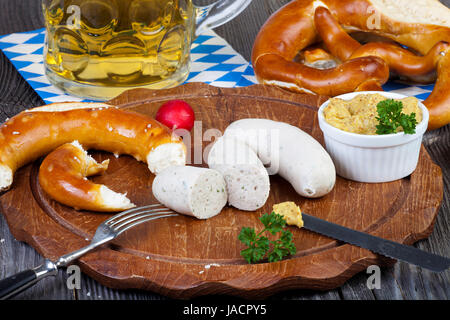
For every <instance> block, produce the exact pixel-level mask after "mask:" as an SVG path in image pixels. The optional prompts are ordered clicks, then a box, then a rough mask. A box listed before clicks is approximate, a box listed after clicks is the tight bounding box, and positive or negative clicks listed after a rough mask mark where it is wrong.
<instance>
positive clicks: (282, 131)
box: [224, 119, 336, 198]
mask: <svg viewBox="0 0 450 320" xmlns="http://www.w3.org/2000/svg"><path fill="white" fill-rule="evenodd" d="M224 137H227V138H234V139H237V140H239V141H241V142H242V143H244V144H246V145H248V146H249V147H250V148H251V149H252V150H253V151H254V152H256V153H257V155H258V157H259V158H260V159H261V160H262V162H263V163H264V164H265V165H266V167H268V171H269V173H270V174H279V175H280V176H282V177H283V178H284V179H286V180H287V181H289V182H290V183H291V184H292V186H293V187H294V189H295V191H296V192H297V193H298V194H300V195H302V196H304V197H308V198H318V197H322V196H324V195H326V194H327V193H329V192H330V191H331V190H332V189H333V187H334V184H335V182H336V170H335V167H334V164H333V161H332V160H331V157H330V156H329V154H328V153H327V152H326V151H325V149H324V148H323V147H322V145H321V144H320V143H319V142H317V141H316V140H315V139H314V138H313V137H311V136H310V135H308V134H307V133H306V132H304V131H302V130H300V129H299V128H297V127H294V126H291V125H289V124H287V123H284V122H277V121H272V120H267V119H242V120H238V121H235V122H233V123H232V124H231V125H230V126H228V128H227V129H226V130H225V133H224Z"/></svg>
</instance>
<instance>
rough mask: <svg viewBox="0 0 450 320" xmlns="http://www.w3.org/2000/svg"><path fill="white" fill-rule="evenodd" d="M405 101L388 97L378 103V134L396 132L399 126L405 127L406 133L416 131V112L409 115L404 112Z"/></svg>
mask: <svg viewBox="0 0 450 320" xmlns="http://www.w3.org/2000/svg"><path fill="white" fill-rule="evenodd" d="M402 109H403V103H402V102H401V101H395V100H393V99H388V100H384V101H381V102H379V103H378V104H377V112H378V117H376V119H377V120H378V122H379V124H378V125H377V126H376V128H377V131H376V133H377V134H390V133H396V132H397V129H398V128H399V127H401V128H403V132H404V133H405V134H414V133H416V125H417V120H416V114H415V113H414V112H413V113H411V114H409V115H407V114H404V113H402Z"/></svg>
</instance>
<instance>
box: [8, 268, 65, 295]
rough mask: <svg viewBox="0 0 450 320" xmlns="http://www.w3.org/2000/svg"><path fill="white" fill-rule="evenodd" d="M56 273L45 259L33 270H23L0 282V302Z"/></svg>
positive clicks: (56, 270)
mask: <svg viewBox="0 0 450 320" xmlns="http://www.w3.org/2000/svg"><path fill="white" fill-rule="evenodd" d="M57 272H58V269H57V267H56V265H55V264H54V263H53V262H51V261H50V260H48V259H47V260H45V262H44V263H43V264H42V265H40V266H38V267H36V268H34V269H29V270H25V271H22V272H19V273H17V274H15V275H13V276H10V277H8V278H6V279H3V280H0V300H6V299H9V298H11V297H13V296H15V295H16V294H18V293H20V292H22V291H24V290H25V289H27V288H29V287H31V286H32V285H34V284H35V283H37V282H38V281H39V280H42V279H44V278H46V277H48V276H54V275H56V274H57Z"/></svg>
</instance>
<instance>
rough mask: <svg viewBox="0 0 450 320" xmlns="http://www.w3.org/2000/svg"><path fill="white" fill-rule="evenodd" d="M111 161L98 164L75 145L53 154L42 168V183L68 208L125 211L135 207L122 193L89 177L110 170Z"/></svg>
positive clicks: (80, 147)
mask: <svg viewBox="0 0 450 320" xmlns="http://www.w3.org/2000/svg"><path fill="white" fill-rule="evenodd" d="M108 164H109V160H105V161H103V162H102V163H97V161H95V160H94V159H93V158H92V157H91V156H89V155H88V154H87V152H86V151H85V150H84V149H83V147H82V146H81V145H80V144H79V143H78V141H74V142H72V143H66V144H63V145H62V146H60V147H58V148H57V149H56V150H54V151H52V152H51V153H50V154H49V155H48V156H47V157H45V159H44V161H43V162H42V164H41V167H40V169H39V183H40V185H41V187H42V189H43V190H44V191H45V192H46V193H47V194H48V195H49V196H50V197H52V198H53V199H54V200H56V201H58V202H60V203H62V204H65V205H67V206H70V207H73V208H76V209H78V210H79V209H84V210H92V211H102V212H112V211H122V210H126V209H130V208H133V207H134V206H135V205H134V204H133V203H131V202H130V200H129V199H128V198H127V197H126V196H125V195H124V194H121V193H116V192H114V191H112V190H111V189H109V188H108V187H106V186H105V185H101V184H95V183H93V182H91V181H89V180H88V179H86V177H89V176H93V175H96V174H101V173H103V172H105V171H106V169H108Z"/></svg>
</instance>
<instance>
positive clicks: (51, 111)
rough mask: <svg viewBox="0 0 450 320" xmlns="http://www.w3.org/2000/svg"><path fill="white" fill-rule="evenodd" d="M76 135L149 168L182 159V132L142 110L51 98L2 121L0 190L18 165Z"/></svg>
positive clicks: (86, 143) (6, 186) (7, 184)
mask: <svg viewBox="0 0 450 320" xmlns="http://www.w3.org/2000/svg"><path fill="white" fill-rule="evenodd" d="M75 140H77V141H79V143H80V144H82V145H83V146H84V147H86V148H87V149H96V150H104V151H109V152H112V153H114V154H116V155H119V154H128V155H131V156H133V157H134V158H135V159H137V160H138V161H144V162H146V163H147V165H148V167H149V169H150V171H151V172H153V173H158V172H160V171H161V170H163V169H165V168H166V167H168V166H170V165H185V163H186V146H185V145H184V143H183V141H182V140H181V138H178V137H176V136H174V135H172V132H171V131H170V130H169V129H168V128H167V127H165V126H163V125H162V124H160V123H159V122H157V121H156V120H154V119H152V118H150V117H148V116H146V115H143V114H140V113H136V112H132V111H127V110H123V109H119V108H117V107H113V106H110V105H107V104H104V103H56V104H49V105H46V106H42V107H38V108H34V109H30V110H26V111H23V112H21V113H19V114H18V115H16V116H14V117H13V118H11V119H9V120H8V121H6V122H5V123H3V124H2V125H1V126H0V190H2V191H4V190H7V189H9V188H10V187H11V185H12V182H13V176H14V172H15V171H16V170H17V169H18V168H20V167H22V166H23V165H25V164H27V163H29V162H31V161H33V160H36V159H38V158H39V157H41V156H44V155H46V154H48V153H50V152H51V151H53V150H54V149H56V148H58V147H59V146H61V145H63V144H65V143H70V142H72V141H75Z"/></svg>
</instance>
